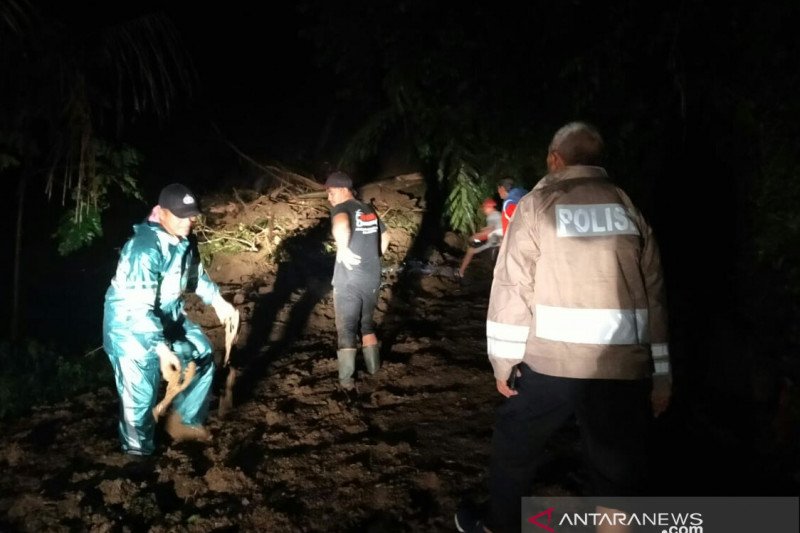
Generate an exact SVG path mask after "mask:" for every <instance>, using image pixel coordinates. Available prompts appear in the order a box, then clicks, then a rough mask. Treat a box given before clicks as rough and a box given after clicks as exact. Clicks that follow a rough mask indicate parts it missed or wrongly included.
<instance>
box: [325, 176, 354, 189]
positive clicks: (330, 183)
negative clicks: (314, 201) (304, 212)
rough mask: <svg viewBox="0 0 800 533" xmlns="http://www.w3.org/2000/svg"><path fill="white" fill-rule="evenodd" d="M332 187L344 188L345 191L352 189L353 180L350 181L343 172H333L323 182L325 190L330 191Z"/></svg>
mask: <svg viewBox="0 0 800 533" xmlns="http://www.w3.org/2000/svg"><path fill="white" fill-rule="evenodd" d="M332 187H345V188H347V189H352V188H353V180H351V179H350V176H348V175H347V174H345V173H344V172H334V173H332V174H330V175H329V176H328V179H326V180H325V188H326V189H330V188H332Z"/></svg>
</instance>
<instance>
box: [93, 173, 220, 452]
mask: <svg viewBox="0 0 800 533" xmlns="http://www.w3.org/2000/svg"><path fill="white" fill-rule="evenodd" d="M199 214H200V209H199V207H198V204H197V200H196V197H195V195H194V194H193V193H192V192H191V191H190V190H189V189H188V188H187V187H185V186H184V185H181V184H179V183H173V184H171V185H167V186H166V187H164V189H162V191H161V194H160V195H159V198H158V206H156V207H155V208H154V209H153V212H152V213H151V215H150V217H149V218H148V219H147V220H146V221H145V222H143V223H141V224H137V225H135V226H134V227H133V231H134V235H133V236H132V237H131V238H130V239H129V240H128V242H127V243H125V246H124V247H123V249H122V252H121V254H120V258H119V263H118V264H117V271H116V274H115V276H114V279H112V280H111V286H110V287H109V288H108V291H107V292H106V297H105V307H104V316H103V347H104V348H105V350H106V353H108V358H109V359H110V361H111V365H112V367H113V369H114V376H115V379H116V386H117V392H118V393H119V397H120V421H119V437H120V440H121V442H122V450H123V451H125V452H126V453H129V454H133V455H150V454H151V453H153V450H154V442H153V433H154V431H155V419H154V416H153V407H154V406H155V404H156V396H157V394H158V387H159V369H161V372H162V373H163V374H164V375H165V376H166V375H168V374H170V373H171V372H174V371H175V370H180V369H181V368H184V367H185V366H186V365H187V363H189V362H190V361H194V362H195V364H196V367H197V369H196V373H195V376H194V378H193V380H192V382H191V383H190V384H189V385H188V387H186V389H184V390H183V391H182V392H181V393H179V394H178V395H177V396H176V397H175V398H174V400H173V406H174V411H173V413H172V414H171V415H170V417H169V418H168V420H167V423H166V429H167V432H168V433H169V434H170V435H171V436H172V437H173V439H175V440H200V441H208V440H209V439H210V434H209V433H208V431H207V430H206V429H205V428H204V427H203V425H202V424H203V422H205V419H206V416H207V414H208V400H209V389H210V388H211V381H212V378H213V376H214V359H213V356H212V346H211V343H210V342H209V340H208V338H207V337H206V336H205V335H204V334H203V332H202V330H201V329H200V326H198V325H197V324H195V323H193V322H192V321H190V320H189V318H188V317H187V316H186V312H185V311H184V302H183V294H184V293H185V292H194V293H196V294H197V295H198V296H199V297H200V298H201V299H202V300H203V303H205V304H206V305H211V306H213V308H214V310H215V312H216V314H217V317H218V318H219V319H220V321H221V322H224V321H225V320H226V319H227V318H229V317H230V316H231V315H232V314H233V313H234V312H235V310H234V308H233V306H232V305H231V304H230V303H228V302H227V301H226V300H225V299H224V298H223V297H222V296H221V295H220V292H219V287H217V285H216V284H215V283H214V282H213V281H211V279H210V278H209V277H208V274H207V273H206V272H205V270H204V269H203V265H202V263H201V261H200V255H199V253H198V249H197V241H196V240H195V239H194V237H193V235H192V233H191V231H192V224H193V222H194V221H195V219H196V216H197V215H199Z"/></svg>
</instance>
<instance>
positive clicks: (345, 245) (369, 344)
mask: <svg viewBox="0 0 800 533" xmlns="http://www.w3.org/2000/svg"><path fill="white" fill-rule="evenodd" d="M325 188H326V189H327V191H328V201H329V202H330V204H331V206H332V208H331V228H332V233H333V238H334V240H335V241H336V266H335V267H334V269H333V307H334V313H335V314H336V334H337V336H338V347H339V348H338V351H337V352H336V356H337V360H338V362H339V383H340V385H341V386H342V388H343V389H345V390H351V389H353V387H354V383H353V372H354V371H355V360H356V346H357V334H358V329H359V322H360V326H361V327H360V329H361V347H362V350H363V352H364V362H365V364H366V367H367V372H369V373H370V374H374V373H375V372H377V371H378V367H379V366H380V353H379V348H378V337H377V336H376V335H375V321H374V320H373V318H372V315H373V313H374V311H375V304H376V303H377V301H378V290H379V289H380V285H381V260H380V256H381V254H383V253H384V252H385V251H386V249H387V247H388V246H389V236H388V234H387V233H386V227H385V226H384V225H383V222H381V221H380V220H379V219H378V215H377V214H376V213H375V210H374V209H373V208H372V206H371V205H369V204H365V203H363V202H360V201H358V200H356V199H355V197H354V196H353V191H352V188H353V181H352V180H351V179H350V177H349V176H348V175H347V174H345V173H343V172H334V173H333V174H331V175H329V176H328V179H327V180H326V181H325Z"/></svg>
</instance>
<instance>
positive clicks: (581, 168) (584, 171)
mask: <svg viewBox="0 0 800 533" xmlns="http://www.w3.org/2000/svg"><path fill="white" fill-rule="evenodd" d="M575 178H604V179H608V173H606V169H604V168H603V167H594V166H589V165H571V166H568V167H566V168H565V169H563V170H560V171H558V172H553V173H552V174H548V175H546V176H545V177H543V178H542V179H541V180H539V183H537V184H536V186H535V187H534V188H533V190H536V189H541V188H542V187H547V186H548V185H553V184H554V183H558V182H559V181H564V180H570V179H575Z"/></svg>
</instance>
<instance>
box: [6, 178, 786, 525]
mask: <svg viewBox="0 0 800 533" xmlns="http://www.w3.org/2000/svg"><path fill="white" fill-rule="evenodd" d="M419 185H420V182H419V179H417V178H415V177H413V176H412V177H405V178H403V179H400V180H396V181H394V182H391V183H384V184H375V185H373V186H372V187H371V188H370V189H368V190H365V191H362V193H363V196H364V197H365V198H366V199H368V200H371V201H373V203H374V204H375V205H376V207H377V208H378V211H379V213H381V215H382V216H383V217H384V219H385V220H386V221H388V222H390V231H391V234H392V239H393V244H392V247H391V248H390V250H389V253H388V254H387V257H386V258H385V266H386V269H385V270H386V272H385V273H384V278H383V281H384V283H383V286H382V289H381V298H380V302H379V305H378V310H377V313H376V318H377V319H378V323H379V325H380V333H381V337H382V341H383V350H382V351H383V357H384V360H383V366H382V368H381V370H380V371H379V373H378V374H376V375H375V376H369V375H366V373H365V372H364V368H363V361H359V368H358V376H357V384H358V394H357V396H356V397H355V398H353V397H347V396H345V395H344V394H343V393H342V392H340V391H339V390H337V386H336V385H337V374H336V359H335V331H334V323H333V319H334V314H333V305H332V299H331V293H330V276H331V272H332V268H333V262H332V261H333V255H332V254H331V253H330V246H326V243H330V227H329V222H328V214H327V213H328V211H327V207H326V205H325V203H324V198H323V197H322V196H320V195H319V194H316V195H315V194H314V193H313V192H312V193H311V194H310V195H308V196H304V197H303V196H300V195H297V194H292V195H288V196H284V197H280V196H272V197H270V196H268V195H260V194H255V193H253V194H250V195H249V196H248V195H245V194H244V193H241V192H239V193H236V194H234V195H233V197H227V198H220V199H217V201H215V202H213V203H212V205H211V208H210V212H211V215H210V216H209V219H210V221H209V225H208V228H207V231H206V238H209V239H215V238H216V239H220V238H221V237H222V236H223V233H222V232H224V231H227V232H229V233H228V235H229V236H233V238H234V239H238V240H239V241H243V242H245V244H246V243H250V244H249V245H252V244H255V246H251V247H252V248H254V251H246V250H245V251H243V250H239V251H236V252H230V251H229V252H228V253H223V252H221V251H218V252H217V253H215V254H214V255H213V259H212V260H211V262H210V267H209V271H210V273H211V276H212V277H213V278H214V279H215V280H216V281H217V282H218V283H219V284H220V286H221V288H222V290H223V293H224V294H225V295H226V297H227V298H228V299H229V300H230V301H232V302H234V304H235V305H236V306H237V308H238V309H239V310H240V312H241V314H242V320H243V323H242V330H241V334H240V337H239V339H238V341H237V344H236V346H235V348H234V352H233V360H234V364H235V366H236V368H238V369H239V371H240V374H241V375H240V378H239V380H238V381H237V384H236V387H235V389H234V409H233V410H232V411H231V412H229V413H227V414H226V415H225V416H220V413H219V411H218V409H217V407H218V400H219V395H220V393H221V391H222V389H223V383H224V378H225V372H226V371H225V370H222V369H220V370H219V371H218V376H217V377H218V379H217V382H216V383H215V386H214V393H215V395H214V398H213V399H212V405H211V407H212V411H211V416H210V418H209V421H208V427H209V429H210V430H211V432H212V434H213V437H214V438H213V442H212V443H210V444H208V445H204V444H199V443H178V444H176V443H172V442H171V441H170V439H169V437H168V436H167V435H166V434H165V433H164V432H163V430H162V429H161V428H159V430H158V432H157V450H156V453H155V454H154V455H153V456H152V457H151V458H148V459H146V460H143V461H140V460H135V459H133V458H131V457H128V456H126V455H124V454H122V453H120V452H119V451H118V441H117V437H116V423H117V409H118V403H117V398H116V393H115V392H114V390H113V389H112V384H111V383H109V386H108V387H104V388H102V389H100V390H98V391H95V392H92V393H89V394H85V395H83V396H81V397H79V398H77V399H74V400H72V401H68V402H64V403H62V404H59V405H53V406H44V407H40V408H37V409H36V410H35V411H34V412H33V413H32V414H31V415H30V416H28V417H26V418H24V419H22V420H18V421H14V422H7V423H4V424H2V425H0V468H2V477H0V531H37V532H38V531H94V532H101V531H154V532H157V531H192V532H194V531H197V532H206V531H276V532H284V531H286V532H294V531H336V532H339V531H342V532H384V531H385V532H394V531H398V532H401V531H426V532H427V531H453V530H454V528H453V522H452V516H453V512H454V510H455V508H456V505H457V503H458V501H459V500H460V499H461V498H462V497H463V496H465V495H466V496H470V497H473V498H476V499H478V500H480V499H481V498H484V497H485V496H486V492H485V476H486V467H487V464H488V452H489V442H490V437H491V432H492V428H491V424H492V415H493V410H494V408H495V407H496V405H498V403H499V402H500V400H501V397H500V396H499V394H498V393H497V392H496V390H495V387H494V379H493V377H492V374H491V368H490V365H489V363H488V361H487V359H486V356H485V335H484V331H485V329H484V328H485V326H484V324H485V322H484V321H485V316H486V307H487V303H488V294H489V288H490V279H491V268H492V260H491V257H490V256H489V255H487V254H479V255H478V256H476V259H475V260H474V262H473V264H472V265H471V267H470V270H469V271H468V278H467V280H466V282H465V283H463V282H458V281H456V280H455V278H454V277H453V276H452V272H453V269H454V268H456V267H457V265H458V261H459V260H460V252H458V247H459V246H460V245H461V243H460V242H459V240H458V239H457V238H456V237H455V236H453V235H450V236H448V238H446V239H445V242H446V243H447V244H442V245H441V246H440V247H438V249H436V250H432V251H431V250H429V252H430V253H427V254H426V258H427V259H426V261H425V262H415V261H413V260H411V259H409V258H408V257H406V254H407V252H408V250H409V248H410V246H411V245H412V243H413V240H414V236H415V231H416V230H417V229H418V228H419V223H420V217H421V214H422V213H423V212H424V202H422V200H421V198H422V197H423V195H422V194H421V192H420V190H419ZM217 242H222V241H217ZM240 244H241V243H240ZM246 245H247V246H249V245H248V244H246ZM448 245H449V246H448ZM188 309H189V313H190V315H191V316H192V317H193V318H194V319H195V320H197V321H198V322H199V323H200V324H202V325H203V326H204V327H205V328H206V331H207V332H208V334H209V337H210V338H211V339H212V341H213V342H214V344H215V346H216V347H217V351H216V354H215V355H216V357H217V358H218V359H219V358H221V356H222V346H223V332H222V329H221V327H220V326H219V325H218V324H217V322H216V318H215V317H214V315H213V312H212V311H211V310H210V309H206V308H204V307H203V306H202V305H200V304H199V303H198V302H197V301H196V300H194V299H191V298H190V299H189V305H188ZM711 392H713V391H711ZM706 396H707V397H708V400H702V399H701V400H698V399H697V398H692V399H688V398H686V397H684V400H683V405H682V406H681V402H680V398H678V400H679V401H678V402H676V404H675V408H674V409H673V410H672V411H673V412H674V413H673V414H672V415H671V417H670V416H668V417H666V420H662V421H661V422H660V424H661V425H660V427H659V428H657V429H659V432H660V438H659V439H660V440H659V442H660V443H661V449H660V450H657V453H656V455H655V457H656V458H657V459H658V464H659V465H660V472H659V471H658V469H657V470H656V473H655V475H654V477H655V479H656V486H655V491H656V493H660V494H664V495H686V494H695V495H701V494H704V493H706V494H709V495H723V494H731V495H737V494H740V495H741V494H746V495H769V494H794V493H796V492H797V488H796V487H797V484H796V481H797V478H796V477H795V478H792V477H791V476H792V475H793V472H794V471H793V470H791V471H786V469H785V468H783V467H782V465H785V464H787V463H786V462H785V461H783V462H781V461H779V460H773V459H775V458H774V454H773V455H772V456H771V455H770V454H771V453H772V452H773V451H774V449H773V448H770V447H769V446H767V448H768V449H767V450H766V451H764V452H763V453H762V452H757V448H758V445H759V443H761V444H763V443H764V442H768V439H769V438H771V437H769V436H768V434H771V433H770V432H772V427H773V425H774V424H772V422H771V419H770V418H769V416H770V414H769V413H766V412H762V411H761V410H759V409H760V407H759V406H758V405H756V406H755V408H756V409H755V410H753V405H751V404H747V405H744V404H742V405H736V404H731V403H730V400H729V399H728V398H726V397H723V396H720V395H719V394H705V392H704V393H703V395H702V396H699V397H700V398H702V397H706ZM715 405H716V407H715ZM746 409H750V411H747V410H746ZM720 412H722V413H727V415H726V421H723V422H720V418H719V413H720ZM677 413H683V414H682V415H681V414H677ZM748 413H750V414H748ZM681 417H683V418H681ZM687 420H689V421H690V422H686V421H687ZM659 432H657V433H659ZM762 436H763V438H762ZM787 449H788V450H794V449H795V448H794V447H788V448H787ZM579 450H580V448H579V441H578V438H577V428H576V427H575V426H574V425H568V426H567V427H566V428H565V429H564V430H563V431H562V432H560V433H559V434H558V435H557V436H556V438H555V439H554V441H553V442H552V445H551V446H550V455H549V456H548V457H547V460H546V461H545V463H544V464H543V465H542V468H541V471H540V476H539V481H538V484H537V486H536V493H537V494H546V495H570V494H579V493H580V492H581V491H582V489H583V488H584V487H585V483H584V481H583V480H585V479H586V476H585V471H584V469H583V466H582V463H581V462H580V455H579ZM759 454H760V455H759ZM765 458H766V459H765ZM789 464H795V463H794V462H791V461H790V462H789ZM784 474H789V475H788V476H785V475H784Z"/></svg>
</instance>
